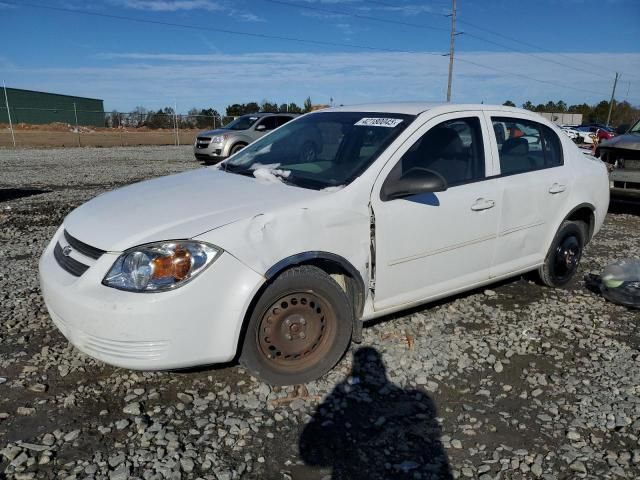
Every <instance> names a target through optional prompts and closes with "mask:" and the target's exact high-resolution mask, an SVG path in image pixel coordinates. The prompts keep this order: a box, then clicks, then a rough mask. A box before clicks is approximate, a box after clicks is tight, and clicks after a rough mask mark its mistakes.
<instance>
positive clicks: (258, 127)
mask: <svg viewBox="0 0 640 480" xmlns="http://www.w3.org/2000/svg"><path fill="white" fill-rule="evenodd" d="M266 129H267V127H265V126H264V124H261V125H258V126H257V127H256V132H263V131H264V130H266Z"/></svg>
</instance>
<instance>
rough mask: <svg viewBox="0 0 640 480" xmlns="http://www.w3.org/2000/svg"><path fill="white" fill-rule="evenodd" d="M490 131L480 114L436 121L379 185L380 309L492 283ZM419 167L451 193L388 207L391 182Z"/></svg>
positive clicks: (495, 207)
mask: <svg viewBox="0 0 640 480" xmlns="http://www.w3.org/2000/svg"><path fill="white" fill-rule="evenodd" d="M487 138H488V130H487V125H486V122H485V119H484V117H483V115H482V114H481V112H463V113H453V114H446V115H441V116H438V117H435V118H434V119H431V120H430V121H428V122H427V123H425V124H424V125H423V126H422V127H420V128H419V129H418V130H417V131H416V132H415V133H414V134H413V135H412V136H411V137H410V138H409V139H408V140H407V142H405V143H404V144H403V145H402V147H400V149H399V150H398V151H397V152H396V153H395V154H394V156H393V157H392V158H391V160H390V161H389V162H388V163H387V165H386V166H385V168H384V169H383V171H382V172H381V175H380V176H379V177H378V180H377V181H376V184H375V185H374V188H373V191H372V198H371V207H372V210H373V215H374V218H375V292H374V308H375V309H376V310H385V309H388V308H393V307H397V306H401V305H405V304H410V303H414V302H418V301H421V300H427V299H430V298H434V297H438V296H443V295H444V294H448V293H453V292H455V291H456V290H462V289H464V288H467V287H469V286H472V285H474V284H477V283H480V282H483V281H486V280H487V279H488V278H489V270H490V267H491V260H492V257H493V254H494V248H495V243H496V234H497V229H498V220H499V218H500V208H501V205H500V203H499V201H500V190H499V186H498V182H499V178H493V179H490V178H488V177H490V176H492V175H494V173H495V172H494V170H495V168H496V167H495V165H494V162H493V161H492V155H491V149H490V146H489V142H487V141H486V139H487ZM414 167H420V168H426V169H429V170H432V171H435V172H437V173H439V174H440V175H442V176H443V177H444V178H445V180H446V181H447V183H448V189H447V190H446V191H444V192H438V193H425V194H420V195H414V196H411V197H407V198H402V199H395V200H389V201H382V200H381V198H380V190H381V188H382V185H383V184H384V182H385V181H386V179H387V178H388V177H389V175H392V176H393V175H397V173H398V172H397V170H396V171H394V170H393V169H401V170H402V171H403V172H405V171H407V170H409V169H410V168H414Z"/></svg>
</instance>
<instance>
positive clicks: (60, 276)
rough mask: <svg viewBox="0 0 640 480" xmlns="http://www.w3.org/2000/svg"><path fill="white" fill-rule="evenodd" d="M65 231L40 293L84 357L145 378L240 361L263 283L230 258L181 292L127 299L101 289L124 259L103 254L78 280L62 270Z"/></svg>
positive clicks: (45, 264)
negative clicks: (59, 256)
mask: <svg viewBox="0 0 640 480" xmlns="http://www.w3.org/2000/svg"><path fill="white" fill-rule="evenodd" d="M62 231H63V230H62V228H61V229H60V230H58V232H57V233H56V235H55V236H54V238H53V240H52V241H51V243H50V244H49V246H48V247H47V248H46V250H45V251H44V253H43V254H42V257H41V259H40V264H39V273H40V286H41V290H42V295H43V297H44V301H45V304H46V306H47V309H48V311H49V314H50V316H51V318H52V320H53V322H54V323H55V325H56V326H57V327H58V329H59V330H60V331H61V332H62V334H63V335H64V336H65V337H66V338H67V339H68V340H69V341H70V342H71V343H72V344H73V345H74V346H75V347H77V348H78V349H79V350H81V351H82V352H84V353H86V354H88V355H90V356H92V357H94V358H97V359H98V360H102V361H104V362H106V363H109V364H111V365H115V366H119V367H125V368H131V369H139V370H162V369H172V368H184V367H190V366H196V365H206V364H212V363H220V362H227V361H229V360H231V359H233V358H234V356H235V354H236V349H237V345H238V339H239V336H240V331H241V327H242V322H243V319H244V317H245V313H246V309H247V306H248V305H249V302H250V301H251V299H252V298H253V296H254V294H255V293H256V292H257V290H258V289H259V288H260V285H262V283H263V281H264V278H263V277H262V276H261V275H259V274H257V273H256V272H254V271H253V270H251V269H250V268H248V267H246V266H245V265H243V264H242V263H241V262H239V261H238V260H237V259H235V258H234V257H233V256H232V255H230V254H228V253H226V252H225V253H223V254H222V255H221V256H220V258H218V259H217V260H216V261H215V262H214V263H213V264H212V265H211V266H210V267H209V268H207V269H206V270H205V271H204V272H202V273H201V274H200V275H199V276H198V277H197V278H195V279H194V280H193V281H191V282H189V283H187V284H186V285H184V286H182V287H180V288H177V289H176V290H171V291H166V292H158V293H133V292H125V291H121V290H116V289H114V288H110V287H106V286H104V285H102V279H103V277H104V275H105V274H106V272H107V271H108V269H109V268H110V267H111V265H112V264H113V262H114V261H115V259H116V258H117V257H118V255H119V254H118V253H110V252H107V253H105V254H103V255H102V256H101V257H100V258H99V259H97V260H95V261H94V262H95V263H93V264H92V265H91V266H90V267H89V269H87V270H86V271H85V272H84V273H83V274H82V275H81V276H79V277H77V276H74V275H72V274H70V273H68V272H67V271H65V270H63V269H62V267H61V266H60V265H59V264H58V262H57V261H56V259H55V257H54V254H53V250H54V247H55V245H56V244H57V243H58V241H60V242H61V243H62V242H64V239H63V235H62ZM74 255H77V256H78V258H76V259H77V260H81V261H83V262H84V263H89V262H90V261H91V260H89V259H87V258H80V257H81V256H80V255H79V254H77V253H75V252H74ZM87 260H89V262H87Z"/></svg>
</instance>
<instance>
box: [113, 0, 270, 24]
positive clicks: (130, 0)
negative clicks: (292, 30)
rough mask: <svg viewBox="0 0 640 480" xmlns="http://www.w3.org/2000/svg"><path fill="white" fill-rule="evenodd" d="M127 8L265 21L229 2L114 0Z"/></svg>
mask: <svg viewBox="0 0 640 480" xmlns="http://www.w3.org/2000/svg"><path fill="white" fill-rule="evenodd" d="M112 1H113V2H114V3H116V4H118V5H121V6H123V7H125V8H129V9H133V10H141V11H145V12H149V11H151V12H181V11H182V12H191V11H208V12H219V13H223V14H225V15H227V16H229V17H232V18H235V19H237V20H242V21H245V22H262V21H264V20H263V19H262V18H260V17H259V16H258V15H256V14H254V13H252V12H249V11H245V10H240V9H237V8H233V7H230V6H229V5H228V2H221V1H213V0H112Z"/></svg>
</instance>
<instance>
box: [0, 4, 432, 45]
mask: <svg viewBox="0 0 640 480" xmlns="http://www.w3.org/2000/svg"><path fill="white" fill-rule="evenodd" d="M2 3H6V4H9V5H15V6H17V7H29V8H36V9H44V10H53V11H56V12H63V13H71V14H76V15H86V16H91V17H101V18H109V19H112V20H126V21H130V22H138V23H147V24H152V25H161V26H165V27H176V28H185V29H189V30H200V31H206V32H216V33H227V34H230V35H242V36H246V37H254V38H269V39H272V40H282V41H287V42H296V43H306V44H311V45H322V46H331V47H347V48H356V49H361V50H372V51H381V52H391V53H396V52H398V50H394V49H392V48H384V47H370V46H367V45H358V44H354V43H339V42H329V41H325V40H309V39H304V38H298V37H289V36H284V35H271V34H265V33H256V32H246V31H241V30H229V29H224V28H216V27H205V26H201V25H191V24H186V23H176V22H165V21H161V20H151V19H148V18H139V17H129V16H126V15H114V14H109V13H98V12H88V11H85V10H77V9H73V8H64V7H52V6H50V5H41V4H37V3H25V2H16V1H12V0H2ZM406 53H412V52H406ZM424 53H428V54H429V55H435V56H439V54H437V53H430V52H424Z"/></svg>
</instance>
